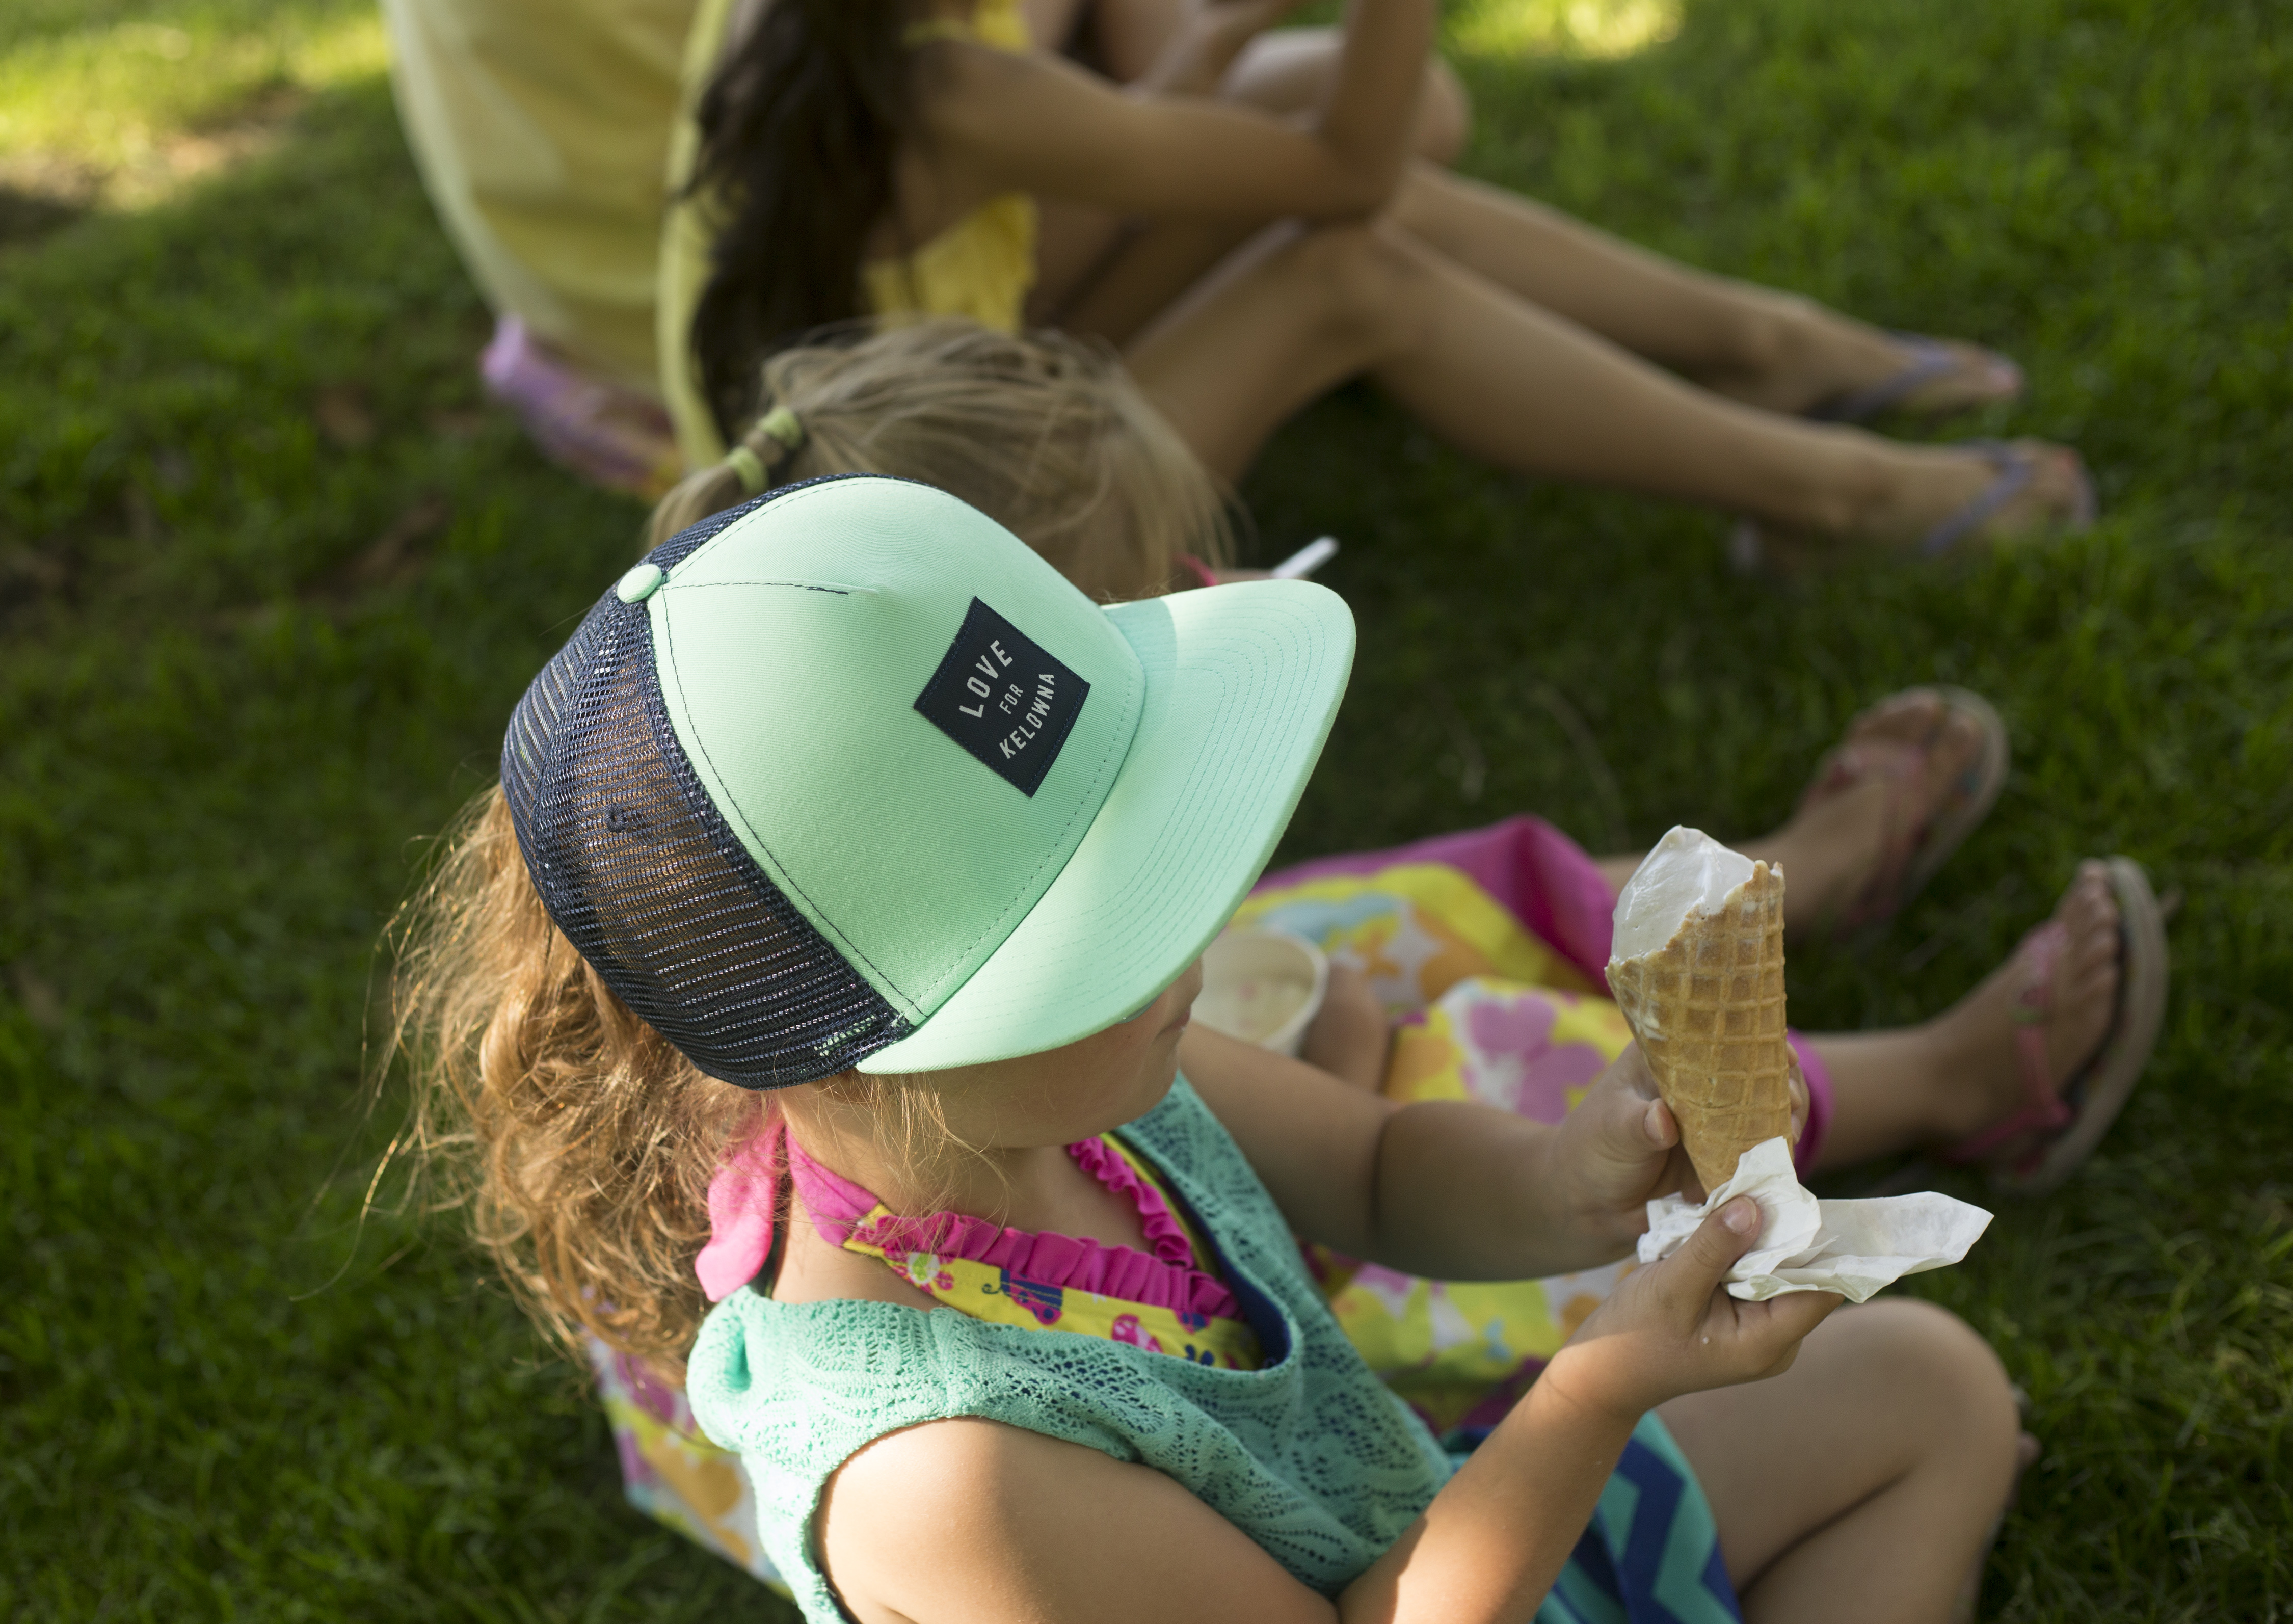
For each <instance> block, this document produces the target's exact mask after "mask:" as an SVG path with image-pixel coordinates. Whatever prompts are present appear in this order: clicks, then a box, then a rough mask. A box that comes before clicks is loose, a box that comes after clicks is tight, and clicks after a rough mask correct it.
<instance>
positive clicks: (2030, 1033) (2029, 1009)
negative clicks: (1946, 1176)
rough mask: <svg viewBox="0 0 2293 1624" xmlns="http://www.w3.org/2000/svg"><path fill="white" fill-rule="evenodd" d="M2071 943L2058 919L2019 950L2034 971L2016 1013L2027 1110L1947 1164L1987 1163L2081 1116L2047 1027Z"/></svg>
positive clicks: (1955, 1149) (1962, 1147)
mask: <svg viewBox="0 0 2293 1624" xmlns="http://www.w3.org/2000/svg"><path fill="white" fill-rule="evenodd" d="M2069 941H2070V928H2069V927H2068V926H2066V925H2064V924H2063V923H2062V922H2061V921H2060V920H2053V919H2050V920H2048V921H2047V922H2046V923H2045V924H2043V925H2040V926H2039V927H2038V929H2037V930H2033V931H2031V932H2030V935H2028V936H2026V937H2024V938H2022V946H2021V948H2020V949H2019V952H2020V953H2021V954H2022V955H2023V956H2024V957H2025V958H2026V959H2027V962H2028V963H2029V966H2030V973H2029V976H2028V978H2026V979H2025V980H2024V981H2023V983H2022V991H2020V992H2019V993H2017V994H2015V995H2014V1011H2013V1015H2014V1065H2015V1069H2016V1070H2018V1071H2019V1072H2020V1073H2021V1074H2022V1108H2021V1109H2020V1110H2018V1111H2016V1112H2015V1113H2014V1114H2013V1116H2011V1117H2007V1118H2006V1120H2005V1121H2004V1122H2002V1123H1999V1124H1998V1125H1996V1126H1995V1127H1990V1128H1986V1129H1984V1130H1983V1131H1982V1132H1981V1133H1977V1134H1976V1135H1975V1136H1974V1137H1973V1138H1972V1139H1969V1140H1965V1141H1962V1142H1960V1143H1958V1144H1956V1145H1953V1146H1952V1147H1951V1148H1950V1149H1949V1151H1948V1152H1947V1153H1946V1154H1945V1156H1944V1159H1945V1160H1946V1161H1951V1162H1979V1161H1982V1160H1984V1159H1985V1158H1986V1157H1989V1154H1990V1153H1991V1152H1992V1151H1994V1150H1996V1149H1997V1148H1998V1147H1999V1146H2001V1145H2003V1144H2005V1143H2007V1142H2008V1141H2012V1140H2014V1139H2018V1138H2021V1137H2022V1135H2024V1134H2026V1133H2044V1134H2054V1133H2059V1132H2061V1131H2062V1129H2063V1128H2066V1127H2068V1126H2069V1125H2070V1122H2071V1121H2072V1119H2073V1118H2075V1117H2077V1115H2078V1113H2077V1112H2076V1111H2075V1110H2073V1109H2072V1108H2070V1104H2069V1102H2068V1101H2066V1100H2063V1099H2062V1095H2061V1093H2060V1092H2058V1091H2057V1090H2056V1088H2055V1086H2054V1079H2053V1078H2052V1077H2051V1076H2048V1075H2047V1067H2046V1025H2047V1023H2048V1022H2049V1021H2050V1020H2052V1019H2054V962H2055V961H2056V960H2057V959H2059V958H2061V957H2062V949H2063V947H2064V946H2067V945H2068V944H2069ZM2045 1149H2046V1148H2045V1146H2044V1144H2041V1145H2039V1146H2038V1148H2037V1149H2034V1150H2032V1151H2031V1152H2030V1156H2029V1157H2024V1158H2023V1161H2024V1162H2026V1163H2028V1162H2032V1161H2035V1160H2036V1158H2037V1157H2039V1156H2042V1155H2043V1154H2045ZM2017 1171H2020V1167H2019V1166H2018V1168H2017Z"/></svg>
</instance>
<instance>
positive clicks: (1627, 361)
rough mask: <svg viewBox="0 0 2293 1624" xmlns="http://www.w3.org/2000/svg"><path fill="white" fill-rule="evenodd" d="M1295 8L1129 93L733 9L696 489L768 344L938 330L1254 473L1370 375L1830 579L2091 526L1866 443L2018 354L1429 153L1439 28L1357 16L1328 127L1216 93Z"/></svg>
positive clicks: (700, 305) (895, 33)
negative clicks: (1642, 233) (1068, 363)
mask: <svg viewBox="0 0 2293 1624" xmlns="http://www.w3.org/2000/svg"><path fill="white" fill-rule="evenodd" d="M1288 9H1290V8H1289V7H1288V6H1287V5H1285V4H1281V3H1280V0H1273V3H1271V4H1252V3H1243V4H1222V5H1211V6H1206V7H1203V8H1199V9H1198V10H1195V11H1193V12H1189V13H1187V20H1186V21H1185V22H1184V24H1183V25H1182V26H1180V27H1179V28H1178V29H1177V31H1176V33H1175V34H1174V36H1173V37H1172V39H1171V44H1170V45H1169V46H1168V47H1167V49H1166V52H1165V56H1164V60H1163V62H1162V63H1161V64H1160V65H1159V66H1158V68H1157V69H1155V70H1152V71H1150V72H1149V73H1148V74H1147V76H1146V77H1144V78H1142V79H1141V80H1140V81H1139V82H1138V83H1137V84H1134V85H1128V86H1124V85H1114V84H1112V83H1110V82H1108V81H1107V80H1106V79H1104V78H1101V77H1098V76H1096V75H1094V74H1091V73H1090V72H1088V71H1087V70H1085V69H1082V68H1081V67H1079V66H1078V65H1076V64H1074V63H1073V62H1071V61H1066V60H1065V59H1064V58H1062V57H1059V56H1057V55H1055V54H1052V53H1046V52H1042V51H1038V50H1035V49H1033V48H1032V43H1031V40H1030V37H1029V34H1028V30H1027V28H1026V25H1025V21H1024V20H1022V18H1021V15H1020V12H1019V8H1018V6H1017V4H1016V0H774V4H770V5H768V6H756V5H743V4H735V3H734V0H712V3H711V4H708V5H706V6H704V7H703V9H702V11H701V14H700V16H699V18H698V19H697V20H696V22H695V24H694V36H693V45H692V47H691V53H690V55H689V60H692V61H709V60H711V58H712V56H713V55H714V53H717V51H718V50H719V49H720V48H721V53H722V54H721V58H717V70H716V75H715V77H714V78H713V80H712V81H711V82H710V83H709V88H708V91H707V93H706V95H705V96H704V97H702V99H701V102H700V103H699V106H698V109H697V116H698V122H697V125H696V126H694V127H693V129H692V130H690V131H689V132H688V134H687V136H686V138H685V149H686V150H687V154H686V158H687V160H689V162H690V165H691V169H690V174H691V175H692V181H693V184H692V186H691V187H690V189H689V190H688V191H687V192H686V194H685V200H684V202H683V203H682V204H681V205H680V206H679V207H678V209H677V211H676V212H675V213H674V214H673V215H672V219H671V223H670V225H669V228H668V231H667V233H666V234H665V236H664V240H663V241H664V248H663V256H664V257H663V264H662V271H661V329H660V332H661V344H660V354H661V361H662V366H663V380H662V386H663V391H664V394H665V397H666V398H667V399H668V402H669V405H670V410H671V413H672V416H673V417H674V418H676V419H677V432H678V436H679V440H680V443H682V445H683V446H684V448H685V455H686V458H687V460H688V463H692V464H696V465H697V464H703V463H707V462H710V461H713V460H715V459H716V458H717V456H718V455H720V454H721V451H722V449H723V446H724V444H725V439H724V438H723V437H724V436H728V435H730V434H732V432H733V429H734V427H735V426H736V425H737V424H738V423H739V422H740V421H741V419H742V418H744V417H745V416H746V414H747V412H748V410H749V407H750V404H751V402H752V398H753V397H752V390H753V387H754V385H755V381H756V378H757V369H758V365H759V363H760V362H761V361H762V360H763V358H764V357H765V356H766V354H768V353H770V352H771V351H772V350H773V349H774V348H775V347H778V346H779V345H784V344H789V343H792V342H797V341H798V340H799V339H800V337H802V335H803V334H805V333H806V332H807V331H809V330H810V329H814V327H816V326H818V325H820V324H822V323H823V322H829V321H841V320H847V319H850V318H853V317H857V316H869V317H874V318H877V319H879V320H883V321H896V320H901V319H904V318H906V317H908V316H910V315H913V314H917V313H941V314H960V315H968V316H971V317H973V318H976V319H977V320H980V321H984V322H986V323H988V324H990V325H993V326H998V327H1001V328H1002V329H1005V330H1016V329H1017V328H1018V327H1019V326H1020V325H1021V324H1022V323H1023V322H1025V323H1030V324H1037V325H1049V326H1057V327H1059V328H1062V329H1065V330H1067V331H1070V332H1074V333H1077V334H1081V335H1085V336H1091V337H1101V338H1104V339H1106V340H1108V341H1110V342H1113V343H1114V344H1117V345H1121V346H1122V351H1123V353H1124V355H1125V358H1126V361H1127V362H1128V364H1129V365H1130V368H1131V369H1132V371H1133V372H1134V373H1135V374H1136V376H1137V377H1138V380H1139V382H1140V384H1141V385H1142V386H1143V387H1144V388H1145V390H1146V392H1147V395H1148V397H1149V398H1150V399H1152V400H1153V401H1154V402H1155V405H1156V406H1157V407H1158V408H1159V409H1160V410H1162V412H1163V415H1164V416H1165V417H1166V418H1168V419H1169V420H1170V421H1171V424H1172V426H1174V427H1175V428H1176V429H1177V431H1178V433H1179V434H1180V436H1181V437H1182V438H1184V439H1185V440H1186V441H1187V443H1188V444H1189V445H1190V446H1191V447H1193V449H1194V451H1195V453H1196V454H1197V455H1198V456H1199V457H1200V458H1201V459H1203V462H1205V463H1206V464H1208V465H1209V466H1210V467H1211V468H1213V469H1214V470H1216V471H1217V472H1218V473H1219V474H1220V475H1224V476H1226V477H1228V478H1233V477H1236V476H1238V475H1240V474H1241V472H1242V471H1243V469H1244V467H1247V466H1248V464H1249V462H1250V460H1251V459H1252V458H1253V457H1254V456H1255V455H1256V454H1257V451H1258V448H1259V447H1260V444H1261V443H1263V442H1264V441H1265V439H1266V438H1267V436H1268V435H1269V434H1271V433H1272V432H1273V431H1274V430H1275V428H1276V427H1277V426H1279V425H1280V424H1281V423H1282V422H1284V420H1285V419H1287V418H1289V417H1290V416H1291V415H1292V413H1294V412H1295V411H1297V410H1299V409H1300V408H1301V407H1303V406H1304V405H1306V404H1307V403H1309V402H1311V401H1313V400H1315V399H1317V398H1318V397H1319V396H1320V395H1322V394H1325V393H1326V392H1327V391H1328V390H1330V389H1331V388H1333V387H1334V386H1337V385H1338V384H1340V383H1341V382H1343V381H1344V380H1346V379H1348V378H1354V377H1357V376H1366V377H1370V378H1375V379H1376V380H1377V381H1378V383H1379V384H1380V385H1381V386H1383V387H1384V388H1386V389H1387V390H1388V391H1390V393H1392V394H1394V395H1396V396H1397V397H1398V399H1399V400H1400V401H1402V402H1404V403H1405V404H1406V405H1407V406H1408V407H1409V409H1410V410H1413V411H1414V412H1415V413H1417V414H1418V415H1419V416H1420V417H1422V418H1424V419H1425V421H1426V422H1427V423H1428V424H1429V425H1430V426H1432V427H1433V428H1434V429H1435V430H1436V431H1437V432H1438V433H1440V434H1443V435H1445V436H1446V437H1447V438H1448V439H1450V440H1452V441H1453V442H1454V443H1457V444H1458V445H1460V446H1462V448H1464V449H1465V450H1467V451H1471V452H1473V453H1474V454H1477V455H1479V456H1482V457H1486V458H1487V459H1490V460H1491V461H1493V462H1495V463H1497V464H1499V465H1501V466H1503V467H1508V468H1512V469H1517V470H1520V471H1522V472H1526V473H1531V474H1537V475H1550V476H1553V477H1558V478H1565V479H1573V480H1580V481H1587V482H1592V483H1608V484H1618V485H1625V486H1630V487H1633V488H1634V489H1638V490H1642V491H1651V492H1654V493H1657V494H1659V495H1665V496H1671V497H1675V498H1680V499H1685V500H1689V501H1695V502H1702V503H1706V504H1710V505H1712V506H1715V507H1720V508H1727V509H1730V510H1732V511H1735V512H1738V513H1743V514H1747V515H1750V516H1754V517H1756V518H1758V519H1761V520H1763V521H1767V522H1770V523H1771V524H1774V525H1776V526H1778V527H1781V528H1782V529H1783V530H1785V531H1787V532H1794V533H1795V534H1802V535H1807V536H1813V537H1817V538H1820V539H1821V540H1822V541H1823V543H1824V546H1823V548H1822V549H1821V550H1825V551H1836V548H1835V546H1834V545H1832V544H1833V543H1835V542H1836V541H1855V542H1860V543H1865V544H1868V545H1872V546H1876V547H1895V548H1908V549H1919V550H1924V551H1926V552H1930V553H1932V552H1940V551H1942V550H1945V549H1947V548H1950V547H1953V546H1955V545H1957V544H1958V543H1960V542H1962V541H1969V540H1973V541H1979V542H1989V541H1992V540H2000V539H2005V538H2008V537H2017V536H2025V535H2030V534H2034V533H2037V532H2040V531H2042V530H2045V529H2046V528H2048V527H2050V526H2053V525H2055V524H2062V523H2064V522H2070V523H2076V522H2080V521H2082V520H2083V519H2084V517H2085V516H2086V510H2087V508H2089V507H2090V505H2091V496H2090V492H2089V491H2088V487H2087V484H2086V479H2085V475H2084V474H2083V472H2082V470H2081V468H2080V467H2079V464H2078V458H2077V456H2076V455H2075V453H2073V452H2071V451H2067V450H2065V449H2063V448H2062V447H2058V446H2049V445H2045V444H2042V443H2038V442H2033V441H2024V442H2017V443H2014V444H2013V445H2011V446H2002V445H1997V444H1985V443H1976V444H1972V445H1960V446H1918V445H1906V444H1901V443H1895V442H1892V441H1890V440H1886V439H1883V438H1880V437H1878V436H1876V435H1873V434H1868V433H1866V432H1863V431H1862V430H1861V429H1860V428H1856V427H1851V426H1843V425H1845V424H1849V423H1854V422H1860V421H1863V420H1865V419H1866V418H1870V417H1873V416H1875V415H1876V414H1877V413H1878V412H1879V411H1880V410H1883V409H1884V408H1886V407H1888V406H1891V405H1892V406H1903V407H1907V408H1909V409H1912V410H1920V411H1927V412H1946V411H1950V410H1964V409H1966V408H1969V407H1973V406H1977V405H1981V404H1985V403H1988V402H1992V401H1997V400H2001V399H2005V398H2008V397H2010V396H2012V395H2013V394H2018V393H2019V392H2020V390H2021V387H2022V380H2021V375H2020V373H2019V372H2018V371H2016V369H2014V368H2013V366H2011V365H2010V364H2008V363H2006V362H2005V361H2003V360H2002V359H2001V358H1999V357H1997V356H1996V355H1993V354H1991V353H1989V352H1986V351H1983V350H1981V349H1979V348H1976V347H1975V346H1973V345H1945V344H1941V343H1938V342H1935V341H1932V340H1924V339H1915V338H1908V337H1904V336H1901V335H1890V334H1888V333H1885V332H1883V331H1880V330H1878V329H1874V328H1871V327H1869V326H1867V325H1865V324H1864V323H1861V322H1859V321H1852V320H1850V319H1848V318H1846V317H1844V316H1842V315H1840V314H1838V313H1835V312H1832V311H1828V310H1826V309H1824V308H1822V307H1821V306H1819V305H1816V304H1814V303H1813V302H1812V301H1810V300H1806V299H1802V298H1796V297H1792V296H1785V295H1780V294H1777V293H1774V292H1771V291H1770V290H1767V289H1764V288H1754V287H1752V286H1749V285H1747V284H1745V283H1741V282H1737V281H1732V280H1727V279H1723V278H1719V277H1714V276H1709V275H1706V274H1703V273H1700V272H1694V271H1690V270H1689V269H1687V268H1685V267H1682V266H1681V265H1678V264H1673V263H1671V262H1668V261H1666V260H1664V259H1662V258H1660V257H1658V256H1654V255H1651V254H1649V253H1647V252H1645V251H1643V250H1641V249H1639V248H1633V247H1631V246H1630V245H1627V244H1625V243H1622V242H1619V241H1616V240H1614V239H1611V238H1608V237H1607V236H1604V235H1602V234H1601V233H1600V232H1598V231H1593V230H1592V229H1591V228H1589V227H1586V226H1584V225H1583V224H1580V223H1577V222H1575V221H1572V220H1569V219H1568V218H1566V217H1565V216H1562V215H1559V214H1557V213H1555V212H1553V211H1552V210H1549V209H1545V208H1543V207H1539V206H1537V205H1535V203H1533V202H1530V201H1529V200H1527V199H1523V198H1520V197H1518V196H1516V195H1514V194H1512V193H1510V192H1507V191H1503V190H1501V189H1498V188H1495V187H1491V186H1486V185H1480V184H1477V183H1472V182H1470V181H1464V180H1461V179H1458V178H1457V177H1454V176H1453V175H1449V174H1447V173H1446V171H1444V170H1442V169H1440V168H1438V166H1434V165H1431V164H1429V163H1425V162H1422V161H1419V160H1415V159H1414V158H1412V146H1413V142H1414V141H1415V140H1416V139H1417V137H1418V119H1419V110H1420V108H1421V105H1422V94H1423V89H1424V85H1425V84H1426V82H1427V66H1428V61H1429V51H1430V40H1431V35H1432V28H1433V23H1434V14H1435V10H1436V7H1435V5H1434V4H1433V0H1356V4H1353V5H1352V6H1351V7H1350V8H1349V12H1348V17H1347V21H1346V25H1345V28H1344V30H1343V34H1342V38H1341V44H1340V45H1339V49H1338V51H1337V53H1336V56H1335V60H1334V63H1333V65H1332V66H1331V67H1330V68H1329V70H1328V83H1327V87H1326V92H1325V93H1316V94H1312V95H1309V96H1308V97H1307V98H1306V104H1305V105H1303V106H1294V107H1292V108H1290V109H1287V110H1277V109H1276V108H1273V107H1264V106H1253V105H1251V104H1249V103H1248V102H1243V101H1237V100H1233V99H1222V98H1221V97H1220V96H1219V94H1218V93H1219V90H1220V88H1221V85H1223V83H1224V81H1225V76H1226V73H1227V69H1228V66H1229V65H1230V64H1231V63H1232V62H1234V61H1235V60H1236V56H1237V53H1239V52H1241V50H1242V49H1243V47H1244V45H1247V44H1248V43H1249V41H1250V40H1251V39H1252V37H1253V35H1255V34H1256V33H1257V32H1258V31H1259V30H1260V29H1262V28H1265V27H1266V26H1267V25H1268V23H1270V22H1273V21H1275V20H1278V19H1279V18H1280V16H1281V15H1282V14H1283V13H1284V12H1285V11H1287V10H1288ZM681 161H683V160H681ZM1046 204H1048V205H1053V206H1056V207H1054V208H1052V209H1049V210H1046V209H1045V208H1044V207H1043V205H1046ZM1808 418H1829V419H1832V421H1829V422H1816V421H1809V420H1807V419H1808Z"/></svg>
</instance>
